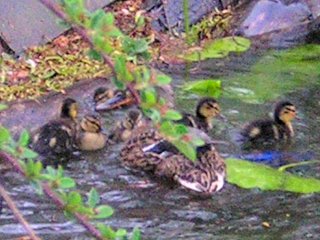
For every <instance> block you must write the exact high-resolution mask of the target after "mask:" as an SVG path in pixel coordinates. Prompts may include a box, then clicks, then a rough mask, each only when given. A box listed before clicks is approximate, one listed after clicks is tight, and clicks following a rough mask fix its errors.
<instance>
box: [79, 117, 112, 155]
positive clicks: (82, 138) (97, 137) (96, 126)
mask: <svg viewBox="0 0 320 240" xmlns="http://www.w3.org/2000/svg"><path fill="white" fill-rule="evenodd" d="M106 141H107V136H106V135H105V134H104V133H103V132H102V127H101V120H100V118H99V117H98V116H96V115H92V114H88V115H85V116H84V117H83V118H82V120H81V121H80V124H79V125H78V127H77V133H76V137H75V144H76V146H77V147H78V148H79V149H80V150H84V151H95V150H99V149H102V148H104V147H105V146H106Z"/></svg>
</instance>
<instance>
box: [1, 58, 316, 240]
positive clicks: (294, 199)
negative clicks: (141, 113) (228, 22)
mask: <svg viewBox="0 0 320 240" xmlns="http://www.w3.org/2000/svg"><path fill="white" fill-rule="evenodd" d="M272 58H276V59H282V61H286V58H284V59H283V55H278V53H274V52H273V53H272V52H270V53H267V55H264V56H262V57H260V56H259V57H257V55H253V54H252V53H251V54H250V53H246V54H245V55H241V56H234V57H231V58H230V59H229V61H227V62H223V61H220V62H219V61H206V62H203V63H201V64H200V65H198V69H197V71H196V72H195V73H192V74H191V75H190V76H189V77H188V79H189V80H188V81H191V80H190V79H192V80H193V79H203V78H220V79H221V80H222V81H223V88H224V89H226V90H228V93H223V94H222V96H221V98H219V101H220V102H221V105H222V109H223V113H224V115H226V116H227V117H228V119H229V121H228V122H227V123H223V124H221V123H220V122H216V124H215V126H216V127H215V128H214V129H213V131H212V132H211V134H212V135H213V136H214V138H216V139H219V140H224V141H226V142H228V143H230V145H227V146H225V145H221V146H218V149H219V151H220V152H221V153H222V154H223V155H224V156H234V155H241V154H244V152H242V151H241V149H240V147H239V146H238V145H237V144H235V143H234V141H233V134H234V133H235V132H236V130H237V129H239V127H240V126H241V125H242V124H243V123H245V122H246V121H249V120H252V119H255V118H257V117H263V116H266V115H267V113H268V112H270V111H271V106H272V104H273V103H274V102H275V101H277V100H279V99H284V98H286V99H289V100H290V101H292V102H294V103H295V104H296V105H297V107H298V110H299V115H300V117H301V120H299V121H295V122H294V126H295V129H296V133H297V135H296V139H295V142H294V143H293V144H292V145H291V146H290V147H289V148H288V149H286V150H285V151H287V152H289V153H294V154H293V155H290V156H289V157H287V159H284V161H287V162H288V163H289V162H293V161H299V157H296V156H299V155H295V154H301V153H304V152H307V151H311V152H312V153H314V156H315V158H319V155H320V152H319V139H320V136H319V135H320V131H319V122H320V117H319V113H318V109H319V104H320V94H319V92H320V91H319V85H318V83H319V76H320V73H319V71H320V70H319V69H320V67H319V63H318V65H316V63H315V62H313V60H310V58H309V59H308V61H309V62H310V65H308V70H306V69H304V68H303V67H301V69H300V72H298V73H297V72H295V71H296V70H295V68H294V67H293V66H291V67H290V68H285V67H281V68H280V67H279V66H277V67H279V69H278V72H277V71H276V70H277V69H275V68H274V69H269V71H270V72H268V71H264V70H268V68H270V66H272V65H270V64H271V63H270V62H275V60H270V59H272ZM311 59H312V58H311ZM298 60H299V59H297V60H296V61H297V62H299V63H300V62H301V59H300V60H299V61H298ZM318 60H319V59H318ZM318 60H314V61H317V62H319V61H318ZM264 61H267V62H268V64H269V65H268V64H267V62H264ZM255 62H256V64H254V65H253V63H255ZM276 63H277V64H279V62H276ZM219 64H220V65H219ZM259 64H261V66H262V65H264V66H265V69H264V68H261V66H259ZM213 65H214V66H216V67H215V69H217V70H215V71H212V70H211V69H212V66H213ZM219 66H220V67H219ZM316 66H318V67H319V68H318V69H316V68H315V69H313V68H312V67H316ZM301 70H305V71H303V72H301ZM171 75H172V76H173V78H174V83H175V87H176V88H177V89H178V93H179V94H178V99H177V105H178V108H179V109H181V110H184V111H188V112H191V111H192V110H191V109H194V106H195V104H196V101H197V99H198V97H197V96H195V95H192V94H186V93H183V92H182V91H180V89H181V88H180V86H181V85H182V84H183V83H184V82H185V81H186V76H185V74H184V73H183V72H179V71H177V72H175V73H171ZM256 78H257V79H256ZM269 78H272V83H271V86H267V85H263V86H259V85H258V81H256V80H261V79H262V80H261V81H269V80H267V79H269ZM274 78H275V79H274ZM250 81H256V83H251V84H248V82H249V83H250ZM270 81H271V80H270ZM292 81H294V82H295V83H292ZM277 82H281V83H283V84H285V87H284V88H283V87H282V85H281V84H277ZM297 82H298V83H297ZM230 89H231V90H230ZM232 89H233V90H232ZM239 89H241V91H239ZM232 91H233V92H232ZM266 91H267V92H268V93H266ZM230 93H232V94H231V95H230ZM237 94H240V95H239V96H237ZM243 96H244V97H243ZM88 98H89V97H88ZM85 102H86V103H87V104H86V107H88V108H90V107H92V105H91V104H92V102H91V100H90V99H89V100H88V99H85ZM123 113H124V111H118V112H117V113H112V114H111V115H110V114H105V116H106V126H110V125H112V122H113V121H114V120H115V119H119V118H121V116H123ZM120 148H121V145H116V146H112V147H110V148H108V149H106V150H102V151H98V152H95V153H83V154H81V155H80V156H79V161H75V162H70V163H69V164H67V166H66V172H67V174H69V175H71V176H72V177H74V178H75V179H76V180H77V184H78V186H79V188H80V189H81V190H83V191H89V190H90V188H91V187H95V188H97V190H98V191H99V192H100V193H101V201H102V203H108V204H110V205H111V206H113V207H114V208H115V214H114V215H113V217H112V218H110V219H108V220H106V223H108V224H110V225H111V226H112V227H116V228H117V227H124V228H127V229H132V228H133V227H139V228H140V229H141V230H142V234H143V236H144V239H224V240H226V239H319V236H320V235H319V232H320V206H319V202H320V195H319V194H309V195H300V194H292V193H285V192H281V191H274V192H272V191H268V192H262V191H260V190H258V189H252V190H244V189H240V188H237V187H235V186H232V185H230V184H226V186H225V188H224V189H223V190H222V191H221V192H219V193H217V194H215V195H214V196H212V197H207V198H203V197H197V196H194V195H192V194H190V193H188V192H186V191H184V190H182V189H179V188H177V187H174V186H170V185H167V184H159V182H157V181H154V180H152V179H150V178H148V176H145V175H143V174H139V175H137V174H133V173H132V172H129V171H128V170H126V169H124V168H122V167H121V166H120V163H119V161H118V152H119V150H120ZM246 154H247V153H246ZM297 158H298V159H297ZM294 171H295V172H296V173H298V174H301V175H305V176H314V177H317V178H320V166H319V165H310V166H303V167H299V168H296V169H294ZM4 178H5V180H6V188H7V189H9V190H10V193H11V195H12V197H13V198H14V199H16V200H17V204H18V207H19V208H20V209H21V211H22V213H23V214H24V215H25V217H26V218H27V219H28V220H29V221H30V223H32V226H33V227H34V228H35V230H36V231H37V232H38V233H39V234H40V235H41V236H42V237H43V239H90V238H89V236H86V235H85V234H84V229H83V228H82V227H81V226H79V225H77V224H74V223H72V222H71V221H69V220H66V219H65V218H64V217H63V216H62V214H61V213H60V212H58V211H57V210H56V209H55V207H54V206H53V205H52V204H50V203H48V202H47V199H45V198H43V197H38V196H37V195H36V194H35V193H34V190H32V188H31V187H30V186H29V185H26V183H25V182H24V181H22V180H21V179H20V177H19V176H17V175H16V174H14V173H5V174H4ZM23 233H24V231H23V229H22V228H21V227H20V226H19V225H18V224H16V221H15V220H14V217H13V215H12V214H11V212H10V211H9V210H8V209H7V208H5V209H4V212H3V214H1V215H0V239H10V238H14V237H16V236H19V235H21V234H23Z"/></svg>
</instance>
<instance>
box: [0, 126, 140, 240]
mask: <svg viewBox="0 0 320 240" xmlns="http://www.w3.org/2000/svg"><path fill="white" fill-rule="evenodd" d="M28 143H29V134H28V133H27V132H26V131H23V132H22V133H21V135H20V137H19V140H18V141H14V140H13V138H12V137H11V134H10V132H9V131H8V130H7V129H6V128H4V127H1V126H0V159H2V160H3V161H4V162H8V163H10V164H11V165H12V167H13V169H14V170H15V171H16V172H17V173H19V174H20V175H22V176H24V177H26V178H27V179H28V180H29V181H30V182H31V183H32V185H33V186H34V187H35V188H36V190H37V192H38V193H39V194H43V193H44V194H45V195H46V196H47V197H48V198H50V199H51V200H52V201H53V203H54V204H55V205H56V206H57V207H58V208H59V209H61V210H63V211H64V213H65V215H66V216H67V217H74V218H75V219H76V220H77V221H78V222H79V223H80V224H81V225H83V226H84V227H85V228H86V229H87V231H88V232H89V233H90V234H91V235H92V236H94V237H95V238H96V239H116V238H119V239H123V238H124V237H126V235H127V232H126V230H125V229H119V230H117V231H114V230H112V229H111V228H110V227H109V226H106V225H104V224H102V223H98V224H97V225H96V226H95V225H93V224H92V223H91V222H90V220H95V219H104V218H108V217H110V216H111V215H112V214H113V209H112V208H111V207H110V206H108V205H98V204H99V201H100V196H99V194H98V192H97V191H96V190H95V189H94V188H93V189H91V191H90V193H89V194H88V200H87V202H84V201H83V198H82V196H81V195H80V194H79V193H78V192H77V191H75V190H72V189H73V188H74V187H75V186H76V183H75V181H74V180H73V179H72V178H70V177H67V176H66V175H65V174H64V170H63V168H62V167H61V166H59V167H58V169H54V168H52V167H50V166H48V167H46V168H45V169H44V168H43V166H42V163H41V162H40V161H35V160H34V159H35V158H37V154H36V153H35V152H33V151H32V150H30V149H29V148H28V147H27V145H28ZM17 159H18V160H17ZM0 187H1V186H0ZM0 190H1V188H0ZM9 202H10V200H9ZM11 209H13V211H14V213H16V211H15V210H14V208H11ZM15 216H16V217H17V219H18V220H19V221H22V223H23V225H24V226H27V225H26V223H25V222H23V220H22V219H21V217H19V215H17V214H15ZM26 229H27V227H26ZM27 231H28V232H29V235H30V236H32V232H30V229H29V230H27ZM139 235H140V233H139V231H138V230H134V233H133V236H132V239H139ZM33 239H38V238H36V237H35V238H33Z"/></svg>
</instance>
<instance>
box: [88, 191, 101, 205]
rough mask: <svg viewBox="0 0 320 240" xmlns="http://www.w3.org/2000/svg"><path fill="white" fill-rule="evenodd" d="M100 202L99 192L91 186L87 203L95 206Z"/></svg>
mask: <svg viewBox="0 0 320 240" xmlns="http://www.w3.org/2000/svg"><path fill="white" fill-rule="evenodd" d="M99 202H100V196H99V193H98V192H97V190H96V189H95V188H91V190H90V192H89V196H88V201H87V204H88V206H89V207H91V208H94V207H96V205H97V204H98V203H99Z"/></svg>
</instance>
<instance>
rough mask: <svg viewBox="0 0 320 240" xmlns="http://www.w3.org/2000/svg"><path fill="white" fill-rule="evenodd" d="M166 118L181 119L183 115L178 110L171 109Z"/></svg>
mask: <svg viewBox="0 0 320 240" xmlns="http://www.w3.org/2000/svg"><path fill="white" fill-rule="evenodd" d="M164 118H165V119H168V120H180V119H181V118H182V115H181V114H180V113H179V112H178V111H175V110H172V109H169V110H168V111H167V112H166V114H165V115H164Z"/></svg>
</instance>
